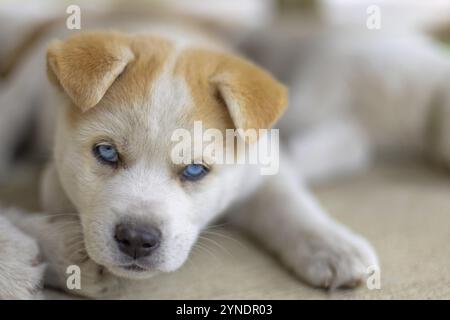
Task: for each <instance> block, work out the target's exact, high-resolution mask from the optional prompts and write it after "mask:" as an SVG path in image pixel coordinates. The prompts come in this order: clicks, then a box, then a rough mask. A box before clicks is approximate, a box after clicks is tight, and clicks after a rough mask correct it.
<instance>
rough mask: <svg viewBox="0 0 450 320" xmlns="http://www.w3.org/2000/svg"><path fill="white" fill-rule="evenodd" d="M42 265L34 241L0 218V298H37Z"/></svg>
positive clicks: (43, 268)
mask: <svg viewBox="0 0 450 320" xmlns="http://www.w3.org/2000/svg"><path fill="white" fill-rule="evenodd" d="M44 270H45V264H43V263H42V261H41V260H40V258H39V247H38V245H37V243H36V241H35V240H33V239H32V238H30V237H29V236H27V235H25V234H24V233H23V232H21V231H19V230H18V229H17V228H16V227H14V226H13V225H12V224H11V223H10V222H9V221H7V220H6V219H4V218H3V217H0V299H37V298H39V294H40V291H41V289H42V284H43V283H42V281H43V277H44Z"/></svg>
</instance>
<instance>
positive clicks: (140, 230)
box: [115, 223, 161, 259]
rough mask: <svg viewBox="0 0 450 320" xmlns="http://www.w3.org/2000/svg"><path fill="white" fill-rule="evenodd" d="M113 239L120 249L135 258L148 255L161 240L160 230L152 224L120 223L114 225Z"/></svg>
mask: <svg viewBox="0 0 450 320" xmlns="http://www.w3.org/2000/svg"><path fill="white" fill-rule="evenodd" d="M115 240H116V241H117V245H118V246H119V249H120V251H122V252H123V253H125V254H126V255H128V256H130V257H132V258H134V259H137V258H140V257H146V256H148V255H150V254H151V253H152V252H153V251H155V249H156V248H158V247H159V244H160V242H161V231H159V230H158V229H157V228H155V227H152V226H147V227H140V226H134V225H131V224H126V223H121V224H118V225H117V226H116V230H115Z"/></svg>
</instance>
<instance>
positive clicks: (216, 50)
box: [0, 28, 450, 297]
mask: <svg viewBox="0 0 450 320" xmlns="http://www.w3.org/2000/svg"><path fill="white" fill-rule="evenodd" d="M166 30H168V28H156V29H151V30H148V31H147V32H144V33H117V32H87V33H81V34H77V35H74V36H72V37H69V38H68V39H67V40H63V41H56V42H53V43H52V44H50V46H49V47H48V50H47V56H46V58H47V73H48V77H49V79H50V83H51V84H52V85H53V87H54V89H55V90H54V92H53V91H51V92H50V91H49V92H48V93H47V92H45V94H43V96H45V97H46V99H48V100H46V101H48V102H49V105H51V107H52V108H53V109H54V110H55V112H56V116H55V119H56V120H55V123H56V128H55V131H54V142H53V143H54V148H53V150H54V152H53V159H52V161H50V163H49V164H48V167H47V169H46V171H45V173H44V178H43V184H42V194H43V196H42V198H43V203H44V211H45V212H46V213H50V214H54V216H53V218H51V219H47V220H43V219H35V221H34V220H33V218H29V217H27V218H25V217H24V218H21V219H19V220H20V222H18V223H20V225H21V228H22V229H23V230H26V231H27V233H29V234H31V235H33V236H34V237H35V238H36V239H37V240H38V241H39V243H40V244H41V248H42V251H43V254H44V256H45V257H46V259H47V262H48V268H49V269H48V270H49V274H51V275H52V277H48V278H47V281H48V283H50V284H51V285H55V286H59V287H61V288H63V289H64V288H65V270H66V268H67V266H68V265H70V264H77V265H79V266H80V267H81V268H82V270H83V272H82V274H83V276H85V277H86V278H87V279H89V285H87V286H82V290H83V291H82V294H84V295H86V296H90V297H99V296H101V295H102V294H104V293H105V292H108V291H109V292H111V291H114V290H112V289H111V288H112V287H114V286H116V285H117V283H118V280H119V279H120V278H127V279H143V278H149V277H152V276H154V275H155V274H158V273H160V272H170V271H174V270H176V269H178V268H179V267H180V266H181V265H182V264H183V263H184V262H185V261H186V259H187V257H188V255H189V252H190V249H191V248H192V246H193V244H194V243H195V241H196V240H197V237H198V236H199V234H200V232H201V231H202V230H203V229H204V228H205V227H206V226H207V225H208V224H209V223H210V222H211V221H213V220H214V219H217V218H218V217H220V216H222V215H223V214H225V213H227V217H228V218H229V219H230V221H232V222H233V223H235V224H236V225H237V226H239V227H240V228H242V229H243V230H246V231H247V232H248V233H249V234H250V235H252V236H253V237H254V238H256V239H257V240H258V241H260V242H261V243H262V244H263V245H265V246H266V247H267V248H268V249H269V250H271V251H272V252H273V253H274V254H275V255H277V256H278V257H279V258H280V260H281V261H282V262H283V263H284V264H285V265H286V266H287V267H289V268H290V269H291V270H292V271H294V272H295V273H296V274H297V275H298V276H299V278H300V279H302V280H304V281H306V282H307V283H309V284H311V285H313V286H319V287H325V288H337V287H352V286H355V285H357V284H358V283H360V282H361V281H362V280H363V279H364V278H365V276H367V271H368V267H373V266H378V260H377V257H376V254H375V252H374V250H373V248H372V247H371V246H370V244H369V243H368V242H367V241H366V240H365V239H364V238H361V237H360V236H358V235H356V234H354V233H353V232H351V231H350V230H348V229H347V228H346V227H344V226H343V225H341V224H339V223H338V222H336V221H334V220H333V219H331V218H330V217H329V216H328V215H327V214H326V213H325V212H324V211H323V209H322V208H321V207H320V205H319V204H318V203H317V202H316V200H315V199H314V197H313V196H312V195H311V194H310V193H309V192H308V190H307V189H306V188H305V186H304V185H303V183H302V181H301V178H300V176H305V175H306V176H308V173H310V175H311V176H314V175H318V176H323V175H330V172H342V171H343V169H349V170H353V169H354V168H356V167H358V166H359V165H360V164H364V163H365V162H366V161H367V159H368V158H369V157H368V150H369V149H370V147H368V146H371V145H373V146H375V145H383V142H386V141H387V142H389V143H391V145H398V146H400V145H401V142H402V141H404V140H402V139H405V132H406V136H408V134H413V136H414V137H418V140H419V139H420V141H418V140H415V141H411V148H412V149H413V148H416V149H419V150H420V149H421V148H423V147H424V146H425V145H432V147H433V150H432V152H429V153H427V154H429V155H431V156H432V157H433V158H434V159H440V161H442V162H444V163H446V162H447V160H448V154H449V151H448V145H447V140H446V139H445V138H444V136H445V132H446V130H447V128H448V126H447V125H446V120H445V119H447V118H448V117H446V116H445V115H446V110H447V109H446V108H447V106H448V105H450V104H448V103H447V102H446V101H447V100H446V98H445V90H443V88H442V87H441V84H442V83H443V82H442V80H444V79H446V77H447V71H448V70H450V68H449V66H448V65H449V64H448V59H446V58H445V57H444V56H443V55H441V54H440V53H438V51H437V50H436V49H435V48H434V47H433V46H432V45H430V44H428V43H424V42H423V40H417V41H418V42H414V41H416V40H414V41H412V42H410V43H412V47H410V48H408V46H405V47H404V48H405V49H403V51H402V50H400V51H399V52H398V53H396V54H394V55H393V56H392V57H395V58H396V59H398V61H400V57H402V56H403V53H404V51H407V52H415V53H416V55H414V57H413V58H410V59H411V61H412V60H414V61H415V62H418V61H427V62H430V65H431V66H432V67H431V68H430V70H428V71H427V75H430V76H432V77H431V78H430V79H432V81H431V82H432V85H431V86H428V87H427V90H422V91H420V90H418V91H416V92H414V94H416V95H417V99H414V101H410V102H411V106H412V107H411V112H412V113H410V114H409V116H411V118H407V119H406V120H405V122H402V123H401V125H400V126H398V125H397V126H396V124H395V123H393V122H391V121H386V119H382V117H381V116H380V115H382V114H385V111H386V108H391V107H393V106H397V107H398V108H402V107H404V105H405V103H406V102H408V101H409V100H408V99H406V98H404V96H405V95H404V94H403V93H402V91H401V90H400V89H399V90H397V91H395V90H392V89H391V88H388V86H386V87H381V88H380V87H378V88H379V89H380V91H379V92H378V93H380V95H378V99H379V97H383V98H385V100H383V101H382V103H380V109H381V106H382V107H383V108H384V109H383V110H384V111H383V110H381V111H380V110H378V109H377V108H376V107H374V106H373V103H374V102H375V101H378V102H380V100H377V99H374V98H373V96H370V95H366V94H361V95H358V94H354V95H348V96H346V95H342V94H341V93H342V92H348V91H346V90H344V89H342V88H341V89H339V86H337V87H336V86H331V85H330V87H326V83H324V82H323V77H322V76H321V75H323V74H325V72H324V70H323V69H321V68H322V67H323V68H324V69H326V68H327V66H329V67H331V66H334V67H336V65H335V64H334V63H333V62H336V61H337V59H338V58H339V59H341V58H342V59H344V58H345V57H347V56H346V54H347V53H345V52H344V53H342V52H343V51H339V50H335V51H332V50H327V51H324V52H325V53H324V56H323V58H324V59H323V60H322V65H320V66H321V68H319V69H317V68H316V69H315V68H311V69H303V70H304V74H301V72H299V74H301V76H299V77H298V78H297V82H296V83H298V84H302V83H303V84H304V85H302V86H300V85H299V89H298V90H297V91H296V92H294V94H293V97H294V101H295V105H297V104H298V105H301V101H300V100H301V98H303V99H304V101H306V102H305V103H306V104H307V107H309V108H303V109H302V108H291V109H293V112H294V113H292V115H295V116H289V115H288V117H286V120H283V122H281V124H282V128H287V129H288V130H289V131H290V133H291V134H290V135H289V138H288V148H286V150H285V149H284V148H283V147H282V150H281V152H280V166H279V172H278V174H275V175H267V176H265V175H261V170H260V169H261V166H258V165H256V166H255V165H250V164H239V161H236V163H234V164H220V163H214V162H210V161H207V159H203V151H204V150H194V157H193V159H195V160H197V162H195V163H192V164H185V165H180V164H175V163H174V161H173V159H172V157H171V155H172V152H173V149H174V143H173V141H172V140H171V137H172V135H173V133H174V132H175V131H176V130H178V129H185V130H187V131H189V132H191V133H192V134H193V132H192V131H193V124H194V122H195V121H201V123H202V124H203V125H204V127H205V128H215V129H218V130H220V131H221V132H223V133H224V135H225V131H226V129H243V130H247V129H269V128H271V127H272V126H273V125H274V124H275V123H276V122H277V121H278V120H279V118H280V117H281V115H282V114H283V112H284V111H285V108H286V105H287V92H286V89H285V88H284V86H283V85H281V84H280V83H279V82H278V81H277V80H275V79H274V78H273V77H272V76H271V75H270V74H268V73H267V72H265V71H263V70H262V69H260V68H259V67H258V66H256V65H254V64H252V63H250V62H248V61H246V60H245V59H243V58H240V57H238V56H237V55H236V54H235V53H233V52H232V51H231V50H230V49H229V48H226V47H224V46H222V44H218V43H217V42H215V41H212V40H211V39H209V38H206V37H203V36H200V35H197V34H196V35H192V34H189V35H187V34H186V33H185V32H184V31H179V30H177V31H175V30H173V29H171V31H170V32H166ZM414 39H416V38H414ZM326 43H332V44H333V42H328V41H327V42H326ZM344 43H345V42H344ZM383 43H384V42H381V43H378V45H374V47H372V49H373V48H380V47H382V45H381V44H383ZM370 44H377V42H376V41H375V42H370ZM334 48H336V47H334ZM411 48H412V49H411ZM338 49H342V47H340V46H338ZM359 49H361V48H359ZM410 49H411V50H410ZM332 52H334V53H332ZM336 52H337V53H336ZM352 52H353V53H356V57H357V58H359V59H363V61H372V62H373V63H374V64H376V63H378V62H379V63H384V60H380V61H376V60H372V58H373V57H380V56H381V55H377V54H376V51H375V54H374V53H373V52H368V51H367V52H366V51H358V50H353V51H352ZM340 53H341V54H342V55H341V56H340V55H339V54H340ZM372 55H373V56H372ZM392 57H391V58H392ZM313 58H315V59H318V56H315V55H312V56H311V57H310V59H313ZM364 59H366V60H364ZM308 61H312V60H308ZM314 61H315V60H314ZM345 61H346V62H348V63H349V61H347V60H345ZM395 61H397V60H395ZM398 61H397V62H398ZM30 65H31V63H30ZM312 65H313V66H318V65H319V64H318V62H317V61H315V63H314V64H312ZM346 66H348V65H345V64H339V67H340V68H342V69H343V70H344V71H346V70H347V71H348V70H353V69H351V68H350V67H348V69H347V68H346ZM318 70H319V71H320V72H314V71H318ZM365 70H368V71H367V73H362V74H357V73H356V74H352V75H351V76H350V75H349V77H348V78H347V79H352V81H354V82H353V83H355V84H358V83H359V84H366V85H367V84H368V83H374V82H376V81H378V80H380V79H381V80H382V79H383V76H382V75H380V74H377V73H376V72H374V71H373V70H376V68H374V69H373V70H372V69H370V68H369V69H365ZM416 70H417V69H408V68H407V65H406V64H405V72H404V73H401V74H402V75H403V77H404V79H408V81H410V83H411V87H418V88H419V87H420V86H418V85H417V84H418V83H420V79H419V80H418V79H417V78H416V77H410V75H411V74H413V75H414V74H415V73H414V72H416ZM438 70H440V71H438ZM408 72H409V73H408ZM336 74H338V73H336ZM400 80H401V78H400ZM332 82H333V83H334V82H339V81H338V79H334V80H333V81H332ZM305 83H306V84H308V85H309V87H308V86H307V85H305ZM372 87H373V86H372ZM424 87H426V84H425V83H424ZM305 88H308V90H306V89H305ZM319 88H328V89H327V90H326V91H327V92H329V93H330V94H331V93H333V96H334V97H339V98H343V99H342V100H341V99H338V102H341V103H336V104H329V103H326V101H325V99H321V95H320V94H319V93H318V91H320V90H319ZM19 89H20V88H17V87H16V88H15V90H16V92H18V91H20V90H19ZM22 89H24V88H22ZM302 90H306V91H303V92H302ZM333 90H334V91H333ZM349 97H350V98H351V99H354V100H352V101H353V103H354V102H355V101H356V102H357V103H356V104H359V106H361V108H360V109H359V110H360V111H358V112H359V113H357V112H355V113H354V114H355V115H358V116H359V117H347V116H348V114H347V113H346V111H343V110H345V108H344V107H343V106H344V105H346V104H347V103H346V102H345V101H347V102H348V100H345V99H347V98H349ZM433 97H441V98H442V100H438V101H437V102H436V103H434V102H435V100H434V99H433ZM344 98H345V99H344ZM350 98H349V99H350ZM364 98H365V99H366V100H364ZM297 99H298V101H297ZM391 99H392V100H393V101H392V100H391ZM402 99H403V100H402ZM344 100H345V101H344ZM389 102H390V104H389ZM320 103H322V104H323V105H322V107H321V108H318V109H317V110H314V108H313V106H314V105H316V106H318V105H319V104H320ZM348 105H351V106H352V105H353V104H352V103H348ZM436 106H437V107H436ZM327 107H336V108H334V109H333V112H328V111H327V112H326V114H327V115H332V116H333V117H329V118H324V117H322V116H321V114H320V112H321V111H320V110H327ZM328 110H329V109H328ZM336 110H337V111H336ZM368 110H371V111H370V112H372V113H369V111H368ZM377 110H378V112H377ZM388 110H390V111H392V110H394V109H388ZM395 110H396V112H400V113H401V114H405V113H404V111H405V110H404V109H402V110H403V111H401V110H400V111H399V109H395ZM436 110H437V111H436ZM288 112H290V111H288ZM435 112H440V114H443V115H444V116H443V117H437V118H436V117H433V116H432V114H434V113H435ZM299 113H300V114H299ZM322 114H323V111H322ZM368 115H369V116H370V115H377V117H376V120H379V121H378V122H376V125H375V126H373V127H370V126H369V127H366V126H362V124H364V123H366V122H367V121H366V122H364V121H365V120H364V118H365V117H366V118H367V117H368ZM318 119H319V120H318ZM328 119H330V121H325V120H328ZM349 119H351V120H352V121H351V122H347V120H349ZM355 119H356V121H353V120H355ZM433 119H434V120H433ZM334 120H336V122H335V121H334ZM341 120H345V121H341ZM415 121H420V123H419V125H417V126H414V124H415V123H416V122H415ZM394 122H395V121H394ZM292 123H294V124H292ZM295 123H298V124H301V125H300V128H301V129H302V130H303V129H311V128H313V129H317V130H310V131H308V132H309V133H310V136H309V135H305V134H304V133H303V134H302V138H301V139H299V138H298V137H296V135H297V134H298V133H299V132H300V130H299V131H296V126H295ZM313 123H315V124H314V125H312V124H313ZM316 124H320V125H318V126H316ZM397 124H398V123H397ZM376 126H379V128H386V130H380V129H377V128H376ZM321 128H322V129H323V128H325V129H326V130H325V129H323V130H322V129H321ZM330 128H333V131H332V132H335V133H336V132H337V133H338V134H336V135H333V134H329V133H328V134H325V136H324V133H323V132H330V130H329V129H330ZM362 128H368V129H369V130H363V129H362ZM413 128H414V129H413ZM430 128H438V129H439V130H437V129H436V130H437V131H436V130H434V131H433V129H430ZM395 129H398V130H397V131H395ZM408 130H411V131H408ZM430 130H431V131H432V132H434V134H433V135H429V132H430ZM312 132H315V133H312ZM316 133H318V134H316ZM309 137H312V138H310V139H308V138H309ZM330 138H332V139H330ZM235 139H236V140H239V139H241V140H242V139H243V138H242V137H241V136H239V135H238V136H236V137H235ZM305 139H306V140H305ZM422 139H423V140H422ZM427 139H429V140H427ZM311 141H312V142H311ZM317 141H319V142H320V143H317ZM329 141H332V143H331V144H332V146H331V148H329V149H327V148H325V147H322V146H324V145H327V143H325V142H329ZM372 141H374V142H375V143H373V144H371V142H372ZM266 142H267V137H266V136H265V135H261V136H258V139H253V140H251V139H250V140H245V147H246V148H241V149H239V148H237V150H233V151H235V152H236V158H237V159H239V158H241V157H243V156H244V154H245V152H247V149H248V150H249V152H250V153H252V152H256V151H257V150H258V147H259V146H261V145H262V144H264V143H266ZM349 142H350V143H349ZM378 142H379V143H378ZM419 142H420V143H419ZM424 142H429V143H426V144H425V143H424ZM416 145H418V146H416ZM241 146H242V145H241ZM247 147H248V148H247ZM341 147H342V148H341ZM223 148H224V150H222V151H223V152H224V153H227V152H229V151H230V150H228V149H229V146H227V145H225V146H223ZM348 148H350V149H348ZM194 149H195V148H194ZM244 149H245V150H244ZM317 150H319V152H318V151H317ZM324 150H325V151H324ZM333 150H334V151H333ZM336 150H337V151H336ZM287 151H288V152H287ZM336 152H338V153H337V155H338V156H336V158H335V159H336V161H332V162H333V163H331V164H330V161H328V162H326V161H324V160H326V159H330V158H333V155H336ZM346 155H348V157H346ZM324 158H326V159H324ZM355 159H356V160H355ZM314 163H315V164H316V166H315V167H314V166H313V164H314ZM297 166H300V168H297ZM305 168H306V169H305ZM314 170H316V171H314ZM333 170H334V171H333ZM324 172H325V174H324ZM58 215H66V217H64V216H58ZM69 216H70V218H68V217H69ZM15 220H16V221H17V219H15ZM42 221H44V222H42ZM59 224H61V226H63V229H64V228H65V229H64V230H65V232H58V233H57V234H55V233H54V232H53V233H52V232H48V231H50V230H52V229H58V228H56V226H58V225H59ZM275 226H276V228H275ZM58 230H59V229H58ZM74 239H77V241H75V240H74ZM14 245H15V244H9V246H14ZM29 245H30V246H31V247H32V248H34V249H33V250H31V251H30V252H32V254H30V256H33V255H34V253H36V249H35V246H34V245H33V244H32V243H31V242H30V243H29ZM10 258H11V255H8V254H6V255H3V256H1V254H0V260H1V261H3V262H2V263H3V265H5V263H6V265H9V261H13V260H10ZM22 260H23V259H22ZM22 260H21V258H20V259H18V260H17V261H19V262H17V266H16V268H21V267H20V265H19V264H23V268H24V270H27V269H26V267H27V266H29V262H28V260H27V263H28V264H27V263H26V262H25V260H26V259H25V260H24V261H22ZM14 261H15V260H14ZM11 263H12V262H11ZM14 264H16V262H14ZM29 275H30V277H33V278H34V277H35V275H36V273H29ZM4 279H5V278H4V277H3V278H2V277H0V281H5V280H4ZM32 283H35V282H34V281H33V282H32ZM0 287H11V288H12V289H11V292H12V293H11V294H10V296H12V297H14V295H15V291H14V290H15V289H14V288H15V287H14V286H11V285H10V284H4V283H1V286H0ZM18 288H19V289H20V290H22V287H21V286H18ZM19 289H17V294H16V296H17V297H24V295H23V294H22V291H20V290H19Z"/></svg>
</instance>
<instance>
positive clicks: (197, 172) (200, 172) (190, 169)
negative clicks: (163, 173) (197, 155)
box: [181, 164, 209, 181]
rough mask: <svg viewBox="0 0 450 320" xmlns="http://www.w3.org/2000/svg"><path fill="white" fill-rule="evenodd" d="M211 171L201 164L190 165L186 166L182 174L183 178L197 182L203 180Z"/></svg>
mask: <svg viewBox="0 0 450 320" xmlns="http://www.w3.org/2000/svg"><path fill="white" fill-rule="evenodd" d="M208 172H209V169H208V168H207V167H205V166H204V165H201V164H190V165H188V166H186V167H185V168H184V170H183V172H182V174H181V175H182V177H183V178H184V179H186V180H189V181H197V180H200V179H201V178H203V177H204V176H205V175H206V174H207V173H208Z"/></svg>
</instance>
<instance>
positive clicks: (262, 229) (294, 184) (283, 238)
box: [233, 162, 378, 289]
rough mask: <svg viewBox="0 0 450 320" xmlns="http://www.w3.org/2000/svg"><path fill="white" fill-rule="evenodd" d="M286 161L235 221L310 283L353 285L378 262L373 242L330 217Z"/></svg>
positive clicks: (317, 284) (239, 211) (332, 285)
mask: <svg viewBox="0 0 450 320" xmlns="http://www.w3.org/2000/svg"><path fill="white" fill-rule="evenodd" d="M288 165H289V164H288V163H287V162H286V163H283V164H282V166H281V168H282V169H280V173H279V174H277V175H275V176H270V177H268V178H267V179H266V180H265V182H263V184H262V186H261V188H260V189H259V190H258V191H257V192H256V193H255V194H254V195H253V196H252V197H251V198H250V199H249V201H248V202H247V203H246V204H245V205H244V206H243V207H242V208H241V209H240V210H238V212H236V215H235V216H234V219H233V220H234V221H235V222H236V223H237V224H238V226H240V227H242V228H244V229H246V230H248V231H249V232H250V233H251V235H253V236H254V237H255V238H256V239H257V240H259V241H260V242H262V243H263V244H264V245H265V246H266V247H268V248H269V249H270V250H272V251H273V252H274V253H275V254H277V255H278V256H279V257H280V259H281V260H282V261H283V262H284V263H285V264H286V265H287V266H288V267H289V268H291V269H292V270H293V271H294V272H295V273H296V274H297V275H298V276H299V277H300V278H301V279H303V280H304V281H306V282H307V283H309V284H311V285H313V286H317V287H324V288H330V289H334V288H338V287H354V286H356V285H358V284H359V283H361V282H362V281H363V280H364V279H365V278H366V276H367V272H368V267H369V266H377V265H378V259H377V256H376V254H375V251H374V249H373V248H372V247H371V245H370V244H369V242H368V241H367V240H365V239H364V238H362V237H361V236H359V235H356V234H355V233H353V232H351V231H350V230H349V229H347V228H346V227H344V226H343V225H341V224H339V223H338V222H336V221H334V220H333V219H331V218H330V217H329V216H327V215H326V214H325V213H324V211H323V210H322V208H321V207H320V206H319V205H318V203H317V202H316V200H315V199H314V197H313V196H312V195H311V194H310V193H309V192H308V191H307V190H306V189H305V188H304V187H302V186H301V185H300V183H299V182H298V181H296V180H295V178H294V177H295V175H294V174H293V172H290V169H289V167H288Z"/></svg>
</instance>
